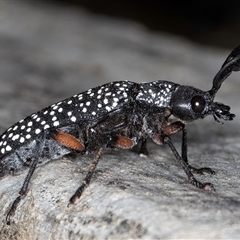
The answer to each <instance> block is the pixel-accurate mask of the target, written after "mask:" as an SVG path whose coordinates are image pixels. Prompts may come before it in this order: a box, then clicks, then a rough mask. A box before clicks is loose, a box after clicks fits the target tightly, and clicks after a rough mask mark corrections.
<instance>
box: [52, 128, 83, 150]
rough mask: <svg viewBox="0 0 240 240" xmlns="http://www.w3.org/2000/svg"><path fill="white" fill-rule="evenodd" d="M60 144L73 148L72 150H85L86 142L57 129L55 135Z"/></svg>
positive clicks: (54, 137)
mask: <svg viewBox="0 0 240 240" xmlns="http://www.w3.org/2000/svg"><path fill="white" fill-rule="evenodd" d="M53 139H55V140H56V141H57V142H58V143H59V144H60V145H62V146H64V147H68V148H71V149H72V150H77V151H83V150H84V149H85V146H84V144H83V143H82V142H81V141H80V140H79V139H77V138H75V137H74V136H73V135H71V134H68V133H65V132H62V131H59V130H57V131H56V133H55V134H54V136H53Z"/></svg>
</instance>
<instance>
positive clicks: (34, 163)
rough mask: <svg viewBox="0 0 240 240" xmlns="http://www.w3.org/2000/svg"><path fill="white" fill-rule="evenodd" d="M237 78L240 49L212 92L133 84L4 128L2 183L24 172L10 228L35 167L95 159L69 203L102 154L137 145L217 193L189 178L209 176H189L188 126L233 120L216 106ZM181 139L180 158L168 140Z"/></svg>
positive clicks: (75, 99) (78, 98)
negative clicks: (152, 146) (160, 151)
mask: <svg viewBox="0 0 240 240" xmlns="http://www.w3.org/2000/svg"><path fill="white" fill-rule="evenodd" d="M239 70H240V46H239V47H237V48H235V49H234V50H233V51H232V52H231V54H230V55H229V56H228V57H227V59H226V60H225V62H224V63H223V65H222V67H221V69H220V70H219V72H218V73H217V74H216V76H215V78H214V79H213V85H212V88H211V90H209V91H206V92H204V91H201V90H199V89H196V88H194V87H190V86H183V85H179V84H176V83H173V82H168V81H161V80H158V81H154V82H149V83H141V84H138V83H134V82H130V81H118V82H111V83H107V84H105V85H102V86H99V87H95V88H92V89H89V90H88V91H86V92H83V93H80V94H77V95H74V96H72V97H70V98H68V99H66V100H64V101H61V102H58V103H55V104H53V105H51V106H49V107H47V108H45V109H43V110H41V111H38V112H36V113H34V114H32V115H30V116H28V117H26V118H24V119H22V120H21V121H19V122H17V123H16V124H14V125H13V126H11V127H10V128H8V129H7V130H6V131H5V132H4V133H3V134H2V135H1V136H0V177H4V176H5V175H7V174H12V175H14V174H18V173H19V172H22V171H23V170H25V169H29V170H28V172H27V176H26V178H25V180H24V181H23V185H22V188H21V189H20V191H19V194H18V196H17V197H16V199H15V200H14V202H13V203H12V205H11V206H10V208H9V211H8V214H7V217H6V221H7V224H10V223H11V221H12V217H13V215H14V214H15V211H16V209H17V206H18V204H19V202H20V200H21V199H22V198H23V197H24V196H26V194H27V191H28V185H29V182H30V179H31V177H32V175H33V173H34V170H35V168H36V167H38V166H40V165H42V164H45V163H47V162H49V161H51V160H56V159H60V158H61V157H63V156H64V155H67V154H70V153H76V154H79V155H81V154H87V153H93V154H95V157H94V159H93V162H92V163H91V164H90V166H89V171H88V173H87V175H86V177H85V178H84V180H83V183H82V185H81V186H80V187H79V188H78V189H77V190H76V192H75V193H74V194H73V196H72V197H71V198H70V203H75V201H76V200H77V199H78V198H79V197H80V196H81V194H82V192H83V190H84V189H85V188H86V187H87V186H88V184H89V183H90V180H91V177H92V175H93V173H94V171H95V168H96V166H97V164H98V161H99V159H100V156H101V155H102V153H103V152H104V150H106V149H129V148H132V147H134V146H135V145H137V144H139V145H140V154H141V155H147V154H148V151H147V146H146V141H147V139H148V138H149V139H151V140H153V142H155V143H156V144H159V145H162V144H167V145H168V146H169V147H170V149H171V150H172V152H173V154H174V156H175V158H176V160H177V162H178V163H179V165H181V166H182V168H183V170H184V171H185V173H186V175H187V177H188V179H189V182H190V183H191V184H193V185H194V186H196V187H198V188H201V189H203V190H209V191H214V187H213V186H212V184H211V183H201V182H199V181H198V180H197V179H196V178H195V177H194V175H193V174H194V173H197V174H202V173H204V172H206V173H210V174H214V171H213V170H211V169H210V168H200V169H197V168H194V167H192V166H191V165H189V163H188V158H187V131H186V128H185V124H187V123H189V122H192V121H194V120H196V119H200V118H204V117H206V116H207V115H212V116H213V117H214V119H215V121H217V122H218V123H222V121H223V120H224V121H230V120H233V118H234V117H235V115H234V114H232V113H230V112H229V111H230V107H229V106H227V105H224V104H222V103H218V102H214V98H215V95H216V93H217V91H218V90H219V88H220V87H221V85H222V83H223V81H224V80H225V79H226V78H227V77H228V76H229V75H230V74H231V73H232V71H239ZM179 131H181V132H182V151H181V154H179V153H178V151H177V150H176V148H175V147H174V145H173V143H172V141H171V138H170V136H171V135H172V134H174V133H177V132H179Z"/></svg>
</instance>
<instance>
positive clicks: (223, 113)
mask: <svg viewBox="0 0 240 240" xmlns="http://www.w3.org/2000/svg"><path fill="white" fill-rule="evenodd" d="M233 71H240V46H238V47H236V48H235V49H234V50H233V51H232V52H231V53H230V55H229V56H228V57H227V59H226V60H225V62H224V63H223V65H222V67H221V69H220V70H219V72H218V73H217V74H216V76H215V77H214V79H213V86H212V89H211V90H209V91H207V92H203V91H201V90H199V89H196V88H193V87H189V86H179V87H178V88H177V89H176V91H175V92H174V94H173V96H172V99H171V108H172V113H173V115H174V116H175V117H177V118H179V119H180V120H181V121H183V122H191V121H193V120H196V119H198V118H204V117H206V116H207V115H213V117H214V119H215V121H217V122H218V123H220V124H222V123H223V122H222V121H221V120H224V121H230V120H233V118H234V117H235V115H234V114H232V113H230V112H229V111H230V107H229V106H227V105H224V104H222V103H218V102H213V100H214V97H215V95H216V93H217V91H218V90H219V89H220V87H221V85H222V83H223V82H224V80H225V79H226V78H227V77H228V76H229V75H230V74H231V73H232V72H233Z"/></svg>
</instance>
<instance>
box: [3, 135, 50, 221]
mask: <svg viewBox="0 0 240 240" xmlns="http://www.w3.org/2000/svg"><path fill="white" fill-rule="evenodd" d="M44 144H45V136H44V137H42V138H41V139H39V140H37V144H36V154H35V156H34V157H33V159H32V161H31V164H30V169H29V171H28V174H27V176H26V178H25V180H24V182H23V185H22V188H21V190H20V191H19V193H18V194H19V196H18V197H17V198H16V199H15V200H14V202H13V203H12V206H11V208H10V210H9V212H8V214H7V217H6V222H7V224H8V225H10V224H11V218H12V217H13V216H14V214H15V212H16V209H17V206H18V204H19V203H20V201H21V199H23V198H24V197H25V196H26V195H27V191H28V185H29V183H30V180H31V178H32V175H33V173H34V171H35V169H36V166H37V164H38V160H39V156H40V155H41V152H42V149H43V146H44Z"/></svg>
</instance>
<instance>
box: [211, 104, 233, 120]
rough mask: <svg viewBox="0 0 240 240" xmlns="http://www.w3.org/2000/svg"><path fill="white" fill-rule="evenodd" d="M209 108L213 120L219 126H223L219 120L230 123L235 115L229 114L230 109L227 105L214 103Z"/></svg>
mask: <svg viewBox="0 0 240 240" xmlns="http://www.w3.org/2000/svg"><path fill="white" fill-rule="evenodd" d="M211 107H212V113H213V118H214V120H215V121H216V122H218V123H220V124H223V122H222V121H220V120H224V121H232V120H233V118H234V117H235V114H233V113H230V112H229V111H230V107H229V106H227V105H224V104H222V103H218V102H214V103H213V104H212V106H211Z"/></svg>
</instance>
